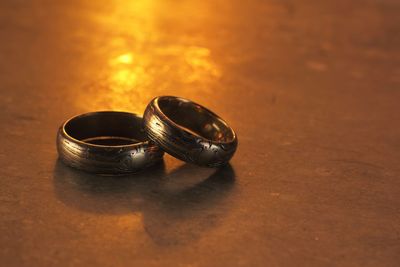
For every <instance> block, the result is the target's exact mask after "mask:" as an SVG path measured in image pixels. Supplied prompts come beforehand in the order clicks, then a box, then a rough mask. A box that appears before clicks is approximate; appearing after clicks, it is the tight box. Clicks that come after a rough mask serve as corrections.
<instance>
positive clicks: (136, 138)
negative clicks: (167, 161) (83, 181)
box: [57, 111, 164, 175]
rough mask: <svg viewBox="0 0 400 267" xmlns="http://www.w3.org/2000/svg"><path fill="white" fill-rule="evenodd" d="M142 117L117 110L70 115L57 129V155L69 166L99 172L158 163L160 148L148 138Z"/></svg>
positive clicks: (129, 170)
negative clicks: (71, 116) (143, 127)
mask: <svg viewBox="0 0 400 267" xmlns="http://www.w3.org/2000/svg"><path fill="white" fill-rule="evenodd" d="M142 121H143V119H142V117H141V116H138V115H136V114H133V113H128V112H118V111H99V112H90V113H85V114H82V115H78V116H76V117H73V118H71V119H69V120H67V121H66V122H64V123H63V124H62V125H61V127H60V128H59V130H58V133H57V150H58V154H59V157H60V159H61V160H62V161H63V162H64V163H65V164H66V165H69V166H71V167H73V168H76V169H80V170H83V171H87V172H91V173H96V174H103V175H120V174H128V173H132V172H138V171H141V170H143V169H145V168H148V167H150V166H153V165H154V164H156V163H160V160H161V159H162V157H163V155H164V152H163V151H162V150H161V149H160V148H159V147H158V146H157V145H155V144H154V143H152V142H150V141H149V139H148V138H147V136H146V134H145V133H144V131H143V129H142V124H143V122H142Z"/></svg>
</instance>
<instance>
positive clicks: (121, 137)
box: [64, 112, 147, 146]
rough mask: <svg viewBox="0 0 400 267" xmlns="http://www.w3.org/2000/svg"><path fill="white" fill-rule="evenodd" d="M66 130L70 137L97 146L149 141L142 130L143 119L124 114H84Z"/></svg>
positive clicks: (67, 126)
mask: <svg viewBox="0 0 400 267" xmlns="http://www.w3.org/2000/svg"><path fill="white" fill-rule="evenodd" d="M64 129H65V132H66V133H67V134H68V135H69V136H71V137H73V138H75V139H77V140H79V141H82V142H86V143H90V144H95V145H105V146H121V145H131V144H135V143H139V142H143V141H147V138H146V136H145V134H144V132H143V131H142V130H141V129H142V119H141V118H139V117H136V116H135V115H133V114H129V113H123V112H98V113H89V114H84V115H81V116H78V117H75V118H73V119H71V120H70V121H69V122H67V124H66V125H65V128H64Z"/></svg>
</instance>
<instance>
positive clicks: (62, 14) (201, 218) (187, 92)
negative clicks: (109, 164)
mask: <svg viewBox="0 0 400 267" xmlns="http://www.w3.org/2000/svg"><path fill="white" fill-rule="evenodd" d="M399 9H400V2H399V1H398V0H323V1H321V0H304V1H299V0H249V1H239V0H229V1H228V0H202V1H190V0H158V1H157V0H135V1H133V0H35V1H33V0H24V1H22V0H1V1H0V40H1V42H0V107H1V111H0V125H1V127H0V137H1V138H0V265H2V266H7V267H13V266H16V267H25V266H26V267H36V266H58V267H66V266H82V267H88V266H112V267H119V266H128V267H131V266H139V267H141V266H144V267H147V266H150V267H154V266H167V267H169V266H171V267H181V266H193V267H203V266H212V267H214V266H217V267H219V266H221V267H225V266H245V267H247V266H256V267H258V266H260V267H265V266H271V267H275V266H283V267H287V266H288V267H292V266H293V267H299V266H305V267H313V266H323V267H325V266H340V267H341V266H345V267H353V266H354V267H359V266H363V267H377V266H379V267H380V266H384V267H387V266H393V267H398V266H399V261H400V253H399V251H400V243H399V233H400V218H399V214H400V208H399V207H400V197H399V196H400V193H399V192H400V179H399V177H400V168H399V159H400V138H399V136H400V123H399V121H400V105H399V99H400V90H399V88H400V70H399V69H400V67H399V65H400V51H399V47H400V39H399V36H400V35H399V34H398V32H399V27H400V26H399V25H400V15H399V12H400V11H399ZM159 95H177V96H182V97H184V98H187V99H191V100H193V101H195V102H196V103H201V104H202V105H204V106H206V107H208V108H210V110H213V111H216V112H217V114H219V115H221V116H222V117H223V118H224V119H225V120H226V121H227V122H228V123H229V125H230V126H231V127H232V128H233V129H235V131H236V132H237V134H238V137H239V139H240V140H239V142H240V144H239V147H238V150H237V151H236V153H235V155H234V157H232V159H231V160H230V165H228V166H230V167H231V171H230V170H226V171H220V172H219V171H218V170H219V169H213V168H201V167H198V166H195V165H192V164H185V163H184V162H182V161H180V160H177V159H175V158H173V157H171V156H170V155H168V154H165V155H164V165H161V166H158V167H157V170H156V171H151V172H149V171H146V170H145V171H144V172H141V173H138V174H135V175H130V176H127V177H125V176H124V177H111V178H112V179H109V178H110V177H103V176H96V175H91V174H87V173H84V172H80V171H75V170H74V169H72V168H69V167H68V166H65V165H64V164H62V163H60V162H59V161H58V160H57V159H58V155H57V150H56V147H55V131H56V130H57V128H58V127H59V126H60V124H61V123H62V122H63V121H64V120H65V119H66V118H70V117H72V116H73V115H75V114H81V113H85V112H91V111H95V110H124V111H128V112H134V113H137V114H143V111H144V110H145V108H146V106H147V104H148V103H149V102H150V101H151V99H152V98H154V97H155V96H159Z"/></svg>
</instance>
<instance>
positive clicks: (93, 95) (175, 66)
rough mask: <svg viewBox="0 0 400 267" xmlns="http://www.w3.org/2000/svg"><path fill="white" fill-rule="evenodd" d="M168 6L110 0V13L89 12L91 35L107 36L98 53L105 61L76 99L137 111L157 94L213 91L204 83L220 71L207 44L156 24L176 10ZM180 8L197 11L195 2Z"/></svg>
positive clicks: (100, 106)
mask: <svg viewBox="0 0 400 267" xmlns="http://www.w3.org/2000/svg"><path fill="white" fill-rule="evenodd" d="M174 6H175V8H176V7H177V5H174ZM178 6H179V5H178ZM168 7H169V6H168V5H167V6H166V5H165V4H163V3H162V2H160V1H152V0H141V1H116V2H115V9H113V11H112V12H110V13H104V14H103V16H96V17H95V19H94V20H95V22H96V25H98V27H99V29H98V33H97V34H100V35H101V34H103V35H106V36H109V37H108V40H107V41H106V43H104V44H102V49H103V50H104V53H103V52H101V55H105V56H106V57H107V58H105V62H106V65H105V66H103V67H102V68H99V69H102V71H101V72H100V73H99V75H100V77H98V79H97V80H95V81H94V82H93V83H92V85H91V86H92V87H93V89H92V90H89V91H85V92H86V94H85V92H84V95H83V96H82V97H83V98H84V99H80V100H79V103H80V104H82V105H84V106H85V108H86V109H89V108H90V109H91V110H100V109H103V110H104V109H112V110H127V111H131V112H137V113H142V112H143V110H144V108H145V107H146V105H147V102H148V101H149V100H150V99H151V98H153V97H155V96H157V95H162V94H175V95H184V96H188V94H189V95H193V94H201V93H204V92H205V91H207V92H208V91H211V90H213V88H212V86H209V84H210V83H211V82H215V80H216V79H218V78H219V77H220V76H221V73H220V70H219V68H218V67H217V65H216V64H215V63H214V62H213V60H212V53H211V51H210V49H209V48H207V47H204V46H202V45H197V44H196V42H195V41H193V40H192V41H188V40H190V39H189V38H188V36H186V35H185V34H183V35H182V34H181V35H179V34H178V35H176V34H175V35H174V36H173V38H171V33H174V31H175V28H171V29H168V28H165V27H162V24H163V21H164V20H165V17H167V18H170V16H171V15H169V16H167V15H166V14H169V13H171V12H172V13H171V14H173V12H178V13H179V12H180V11H179V10H177V11H176V10H175V9H174V8H173V7H170V9H171V10H169V12H168ZM183 8H184V10H185V12H194V13H193V14H197V12H198V8H197V7H196V6H194V7H191V8H187V6H186V7H183ZM166 9H167V10H166ZM186 16H190V14H189V15H188V14H186ZM194 16H195V15H194ZM185 21H186V20H185ZM175 23H176V22H175ZM176 25H177V26H179V25H180V23H176ZM110 32H111V33H112V34H110ZM183 32H184V31H183ZM94 87H95V88H94ZM199 90H201V91H199ZM88 105H90V107H88Z"/></svg>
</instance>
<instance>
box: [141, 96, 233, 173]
mask: <svg viewBox="0 0 400 267" xmlns="http://www.w3.org/2000/svg"><path fill="white" fill-rule="evenodd" d="M143 123H144V130H145V131H146V133H147V135H148V137H149V138H150V140H152V141H153V142H154V143H156V144H157V145H159V146H160V147H161V149H163V150H164V151H165V152H167V153H169V154H171V155H172V156H174V157H176V158H178V159H181V160H183V161H186V162H190V163H195V164H197V165H201V166H208V167H218V166H221V165H224V164H226V163H228V161H229V160H230V159H231V158H232V156H233V154H234V153H235V151H236V147H237V144H238V140H237V136H236V133H235V132H234V130H233V129H232V128H231V127H229V126H228V124H227V123H226V122H225V121H224V120H223V119H221V118H220V117H219V116H218V115H216V114H215V113H213V112H212V111H210V110H208V109H207V108H205V107H203V106H201V105H199V104H197V103H194V102H192V101H190V100H187V99H183V98H180V97H174V96H161V97H156V98H154V99H153V100H152V101H151V102H150V103H149V105H148V106H147V108H146V110H145V112H144V116H143Z"/></svg>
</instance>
